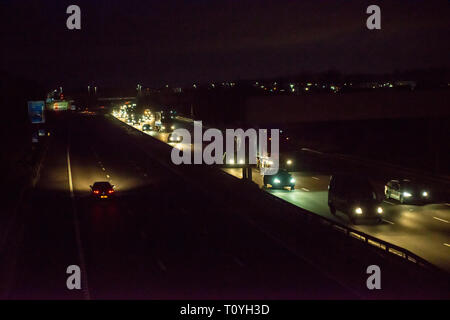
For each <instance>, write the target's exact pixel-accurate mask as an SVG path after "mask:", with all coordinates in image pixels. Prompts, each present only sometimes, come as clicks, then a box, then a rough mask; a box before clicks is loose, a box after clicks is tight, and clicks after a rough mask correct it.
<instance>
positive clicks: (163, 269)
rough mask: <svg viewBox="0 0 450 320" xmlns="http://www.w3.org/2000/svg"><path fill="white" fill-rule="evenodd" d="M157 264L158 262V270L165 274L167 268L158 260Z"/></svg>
mask: <svg viewBox="0 0 450 320" xmlns="http://www.w3.org/2000/svg"><path fill="white" fill-rule="evenodd" d="M157 262H158V266H159V268H160V269H161V271H164V272H166V271H167V268H166V266H165V265H164V263H163V262H162V261H161V260H160V259H157Z"/></svg>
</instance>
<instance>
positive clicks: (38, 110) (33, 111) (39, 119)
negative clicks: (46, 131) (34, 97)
mask: <svg viewBox="0 0 450 320" xmlns="http://www.w3.org/2000/svg"><path fill="white" fill-rule="evenodd" d="M44 108H45V102H44V101H28V116H29V117H30V121H31V123H45V114H44Z"/></svg>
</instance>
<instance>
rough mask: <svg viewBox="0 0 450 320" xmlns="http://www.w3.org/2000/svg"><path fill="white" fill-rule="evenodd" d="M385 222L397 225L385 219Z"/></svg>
mask: <svg viewBox="0 0 450 320" xmlns="http://www.w3.org/2000/svg"><path fill="white" fill-rule="evenodd" d="M383 221H384V222H387V223H390V224H395V223H393V222H392V221H389V220H386V219H383Z"/></svg>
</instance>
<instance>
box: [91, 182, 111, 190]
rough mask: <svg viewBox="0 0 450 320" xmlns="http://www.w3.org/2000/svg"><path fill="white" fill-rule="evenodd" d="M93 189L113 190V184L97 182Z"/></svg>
mask: <svg viewBox="0 0 450 320" xmlns="http://www.w3.org/2000/svg"><path fill="white" fill-rule="evenodd" d="M93 188H94V189H95V188H98V189H104V188H111V184H110V183H109V182H96V183H94V185H93Z"/></svg>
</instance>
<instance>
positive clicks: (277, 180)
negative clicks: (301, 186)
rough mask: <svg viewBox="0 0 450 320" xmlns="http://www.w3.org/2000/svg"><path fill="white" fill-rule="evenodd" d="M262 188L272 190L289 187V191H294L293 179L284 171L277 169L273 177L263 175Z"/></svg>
mask: <svg viewBox="0 0 450 320" xmlns="http://www.w3.org/2000/svg"><path fill="white" fill-rule="evenodd" d="M264 187H266V188H269V187H271V188H274V189H283V188H285V187H289V188H290V189H291V190H294V189H295V179H294V178H293V177H292V175H291V174H290V173H289V172H287V171H286V170H285V169H279V170H278V172H277V173H276V174H274V175H264Z"/></svg>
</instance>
